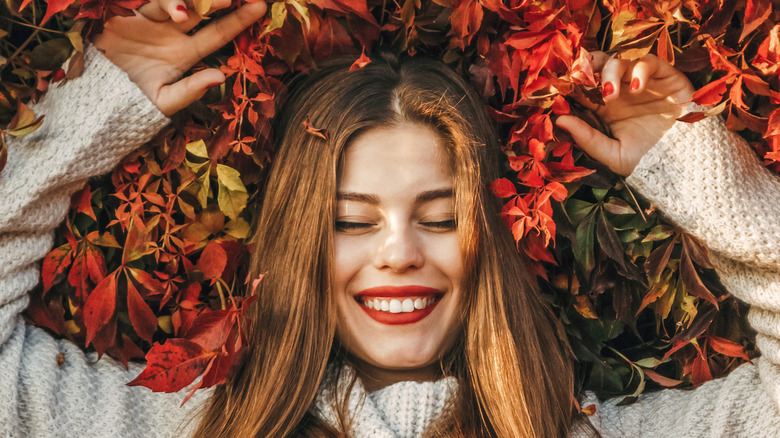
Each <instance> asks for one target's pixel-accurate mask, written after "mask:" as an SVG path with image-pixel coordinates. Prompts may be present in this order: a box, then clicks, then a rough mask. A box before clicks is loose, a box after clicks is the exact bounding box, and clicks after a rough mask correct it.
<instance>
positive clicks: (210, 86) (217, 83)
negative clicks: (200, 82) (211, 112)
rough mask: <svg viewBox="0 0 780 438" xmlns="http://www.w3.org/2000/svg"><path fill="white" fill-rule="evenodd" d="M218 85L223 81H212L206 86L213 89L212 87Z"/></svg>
mask: <svg viewBox="0 0 780 438" xmlns="http://www.w3.org/2000/svg"><path fill="white" fill-rule="evenodd" d="M218 85H222V82H212V83H211V84H208V85H207V86H206V89H207V90H210V89H212V88H214V87H216V86H218Z"/></svg>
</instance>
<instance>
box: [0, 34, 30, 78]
mask: <svg viewBox="0 0 780 438" xmlns="http://www.w3.org/2000/svg"><path fill="white" fill-rule="evenodd" d="M38 32H40V29H35V30H34V31H33V33H31V34H30V36H29V37H27V39H26V40H24V42H23V43H22V44H21V45H20V46H19V47H18V48H17V49H16V51H15V52H14V53H13V54H12V55H11V56H9V57H8V58H6V60H5V64H3V65H2V66H0V74H1V73H3V70H5V67H6V66H7V65H9V64H11V62H13V60H14V58H16V57H17V56H19V54H20V53H22V50H24V48H25V47H27V45H28V44H30V42H31V41H32V40H33V39H34V38H35V36H36V35H38Z"/></svg>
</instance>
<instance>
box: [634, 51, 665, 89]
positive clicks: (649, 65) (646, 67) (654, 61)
mask: <svg viewBox="0 0 780 438" xmlns="http://www.w3.org/2000/svg"><path fill="white" fill-rule="evenodd" d="M659 61H660V60H659V59H658V57H657V56H655V55H647V56H644V57H642V58H641V59H639V60H638V61H637V62H636V63H635V64H634V67H633V69H632V70H631V86H630V91H631V93H634V94H639V93H641V92H643V91H645V87H646V86H647V82H648V81H649V80H650V78H651V77H652V76H653V75H655V73H656V71H658V67H659Z"/></svg>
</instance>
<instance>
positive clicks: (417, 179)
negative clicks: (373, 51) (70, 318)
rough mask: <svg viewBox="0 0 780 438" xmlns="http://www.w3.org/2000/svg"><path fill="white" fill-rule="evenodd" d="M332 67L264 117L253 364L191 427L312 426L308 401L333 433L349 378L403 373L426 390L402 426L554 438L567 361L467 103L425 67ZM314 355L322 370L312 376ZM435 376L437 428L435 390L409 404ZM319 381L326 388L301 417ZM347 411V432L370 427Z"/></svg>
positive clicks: (420, 62)
mask: <svg viewBox="0 0 780 438" xmlns="http://www.w3.org/2000/svg"><path fill="white" fill-rule="evenodd" d="M349 65H350V62H349V61H347V62H340V63H336V64H332V65H329V66H327V67H323V68H320V69H318V70H317V72H316V73H314V74H313V75H312V76H310V77H309V78H308V79H307V80H305V82H304V83H302V84H295V85H294V86H293V87H292V88H293V90H294V92H293V95H292V96H291V98H290V101H289V102H288V103H287V104H286V105H285V107H284V109H283V110H282V113H281V115H280V116H279V120H278V123H277V125H278V126H279V127H280V129H278V130H277V139H276V140H277V141H276V142H275V144H276V145H278V148H277V152H276V155H275V157H274V164H273V169H272V171H271V174H270V176H269V179H268V182H267V184H266V187H267V188H266V193H265V198H264V200H263V208H262V213H261V215H260V218H259V222H258V225H257V229H258V232H257V234H256V236H255V237H254V238H253V240H252V245H253V247H254V253H253V259H252V261H251V266H252V269H253V270H254V273H253V275H256V274H260V273H266V275H265V277H264V278H263V283H262V290H260V291H259V293H258V295H259V301H258V304H257V305H256V306H254V307H253V308H252V309H253V310H252V312H253V314H252V315H250V316H249V318H248V320H250V321H253V322H254V324H253V326H252V327H251V328H250V335H249V337H250V340H249V345H250V347H249V351H248V357H251V358H252V359H251V360H247V361H246V362H245V363H244V365H243V367H242V369H241V370H240V371H239V372H238V374H237V375H236V376H235V377H234V378H233V380H232V381H231V383H230V384H229V385H228V386H227V387H224V388H221V389H218V390H217V391H216V394H215V397H214V399H213V401H212V404H211V407H210V409H209V410H208V411H207V413H206V414H205V419H204V422H203V423H202V429H201V430H200V431H199V433H200V435H201V436H277V435H280V436H284V435H287V434H289V433H291V432H293V431H299V432H303V431H307V430H310V429H312V428H318V429H319V428H322V427H323V426H324V424H323V423H322V422H321V421H315V420H314V417H315V416H316V414H317V410H318V409H319V410H322V409H324V410H326V411H327V412H329V413H330V414H329V415H328V416H330V417H333V418H328V419H330V420H337V421H331V423H335V424H337V425H339V426H340V427H341V426H342V425H344V424H348V417H349V415H348V414H350V412H346V411H348V410H349V403H350V402H353V403H354V400H352V399H354V398H359V397H361V396H362V395H363V388H360V386H361V385H362V386H363V387H364V388H365V390H367V391H376V390H382V391H381V393H380V394H381V395H382V396H383V397H394V396H396V395H395V394H394V393H395V392H398V391H400V389H398V388H399V387H397V386H393V387H391V385H393V384H394V383H397V382H400V381H410V380H413V381H424V382H426V383H422V384H420V385H418V386H417V387H415V388H414V389H413V391H414V393H415V394H417V395H419V397H406V398H405V399H403V400H399V401H397V402H396V405H397V406H396V407H395V408H394V409H397V410H407V411H410V413H409V414H408V415H407V417H406V418H404V419H403V422H407V423H408V425H407V429H406V430H405V431H404V429H396V430H395V431H394V432H395V433H397V434H399V435H401V436H415V435H416V434H417V433H419V432H422V431H424V430H427V429H429V427H428V424H432V427H433V430H435V431H436V433H437V434H444V433H446V434H448V435H449V434H462V436H470V437H476V436H482V435H483V434H485V432H486V431H487V430H493V431H495V433H496V434H498V435H499V436H561V435H564V434H565V432H566V430H567V427H568V424H569V423H570V412H571V405H572V403H571V394H572V391H573V389H572V387H573V384H572V381H571V376H572V372H571V369H570V365H569V360H568V358H567V357H565V356H564V353H563V349H562V348H561V341H560V338H559V329H558V327H557V326H556V324H555V323H554V322H553V318H552V317H551V316H550V312H549V311H547V309H546V306H545V305H544V303H543V302H542V300H541V297H540V295H539V294H538V293H537V292H536V288H535V287H534V286H533V285H532V281H531V279H530V278H529V274H528V269H526V267H525V265H524V263H523V262H522V261H521V259H520V258H519V257H518V256H517V251H516V250H515V247H514V245H515V244H514V241H513V239H512V236H511V234H510V232H509V230H508V228H507V227H506V226H504V225H503V223H502V222H501V219H500V216H499V211H500V204H499V203H498V200H497V199H495V197H494V196H492V195H491V193H490V192H489V188H488V187H489V185H490V183H491V182H492V181H494V180H495V179H496V178H497V177H498V169H497V164H496V158H497V157H498V156H499V154H500V151H499V149H498V145H497V143H496V138H495V134H494V133H493V130H492V129H491V128H492V127H491V124H490V121H489V119H488V118H487V114H486V113H485V111H484V109H483V104H482V103H481V102H480V100H479V99H478V97H477V96H475V94H474V92H473V91H471V90H470V89H469V87H468V86H467V85H466V84H465V83H464V82H463V80H462V79H460V77H459V76H457V75H456V74H455V73H453V72H452V71H450V70H449V69H447V68H446V67H445V66H444V65H443V64H441V63H438V62H433V61H426V60H424V59H409V60H406V61H404V62H401V63H399V62H398V61H397V60H395V59H393V58H392V57H386V58H379V59H376V60H375V61H374V62H372V63H371V64H369V65H367V66H366V67H364V68H363V69H361V70H358V71H354V72H350V71H349ZM306 120H309V122H310V123H312V124H313V125H314V126H315V127H317V128H322V129H325V130H326V131H327V133H328V140H324V139H322V138H320V137H318V136H314V135H311V134H309V133H308V132H307V131H306V130H305V129H304V127H303V126H304V122H305V121H306ZM307 157H311V159H307ZM334 225H335V226H334ZM330 254H332V257H331V256H329V255H330ZM415 301H417V303H415ZM334 342H335V343H334ZM540 358H544V366H542V363H541V361H540ZM344 362H346V363H348V364H349V366H350V367H351V368H354V369H355V371H357V375H358V377H359V378H360V382H359V383H358V382H348V383H347V386H350V384H351V383H354V384H355V386H357V387H358V388H353V390H352V391H351V394H350V393H349V392H345V391H342V392H345V393H343V394H342V393H340V391H341V390H343V388H340V387H339V385H341V384H343V383H344V382H343V381H342V379H340V378H338V375H339V374H343V373H345V372H349V371H345V368H344V365H343V363H344ZM327 365H330V368H331V371H333V372H334V373H333V374H335V376H328V375H326V377H325V382H324V384H320V381H321V379H323V373H325V372H326V366H327ZM347 370H349V368H348V369H347ZM443 376H452V377H454V379H452V380H454V381H457V383H458V385H457V394H456V395H454V397H452V399H453V404H454V406H453V409H452V410H451V411H449V415H448V416H447V417H445V418H442V421H439V422H436V421H434V420H435V419H436V417H438V414H439V413H442V412H444V411H443V408H444V404H445V403H446V402H447V400H446V399H441V400H439V399H437V401H436V403H433V404H432V405H430V406H429V409H422V411H423V412H425V414H427V415H419V414H420V410H421V409H420V407H419V406H416V405H417V404H419V403H421V402H420V397H422V396H423V395H428V394H430V391H431V390H433V393H432V394H433V395H437V394H439V393H441V392H442V391H444V392H445V393H448V392H449V388H448V387H449V385H450V384H452V383H453V382H451V381H444V382H438V383H437V384H433V383H431V381H436V380H439V379H441V378H442V377H443ZM345 380H347V381H348V380H349V379H345ZM386 387H388V388H386ZM318 388H319V389H320V392H321V398H322V397H323V394H325V397H326V398H329V399H328V400H319V401H318V403H317V409H315V410H314V411H313V412H312V410H311V409H310V408H309V406H310V405H311V404H312V401H313V400H314V399H315V396H316V393H317V390H318ZM383 388H385V389H383ZM409 390H410V389H409V388H408V387H404V391H409ZM260 394H262V396H259V395H260ZM374 394H376V393H374ZM347 395H349V396H350V397H349V399H345V396H347ZM366 404H369V403H368V400H367V403H366ZM320 405H323V406H320ZM341 405H343V409H340V407H342V406H341ZM227 406H234V408H233V409H229V410H228V413H227V414H226V413H225V408H226V407H227ZM364 409H368V408H364ZM357 420H358V423H357V424H353V425H352V427H351V430H352V431H353V432H354V433H355V434H356V435H358V436H368V435H369V433H368V430H369V428H370V430H372V431H376V430H378V429H379V430H381V427H382V423H381V422H370V421H369V422H368V424H364V423H363V422H364V421H367V419H366V418H365V416H363V415H359V416H358V418H357ZM333 432H334V435H337V433H336V432H341V433H343V432H344V430H334V431H333ZM415 432H417V433H415ZM374 433H375V432H374ZM388 436H390V435H388Z"/></svg>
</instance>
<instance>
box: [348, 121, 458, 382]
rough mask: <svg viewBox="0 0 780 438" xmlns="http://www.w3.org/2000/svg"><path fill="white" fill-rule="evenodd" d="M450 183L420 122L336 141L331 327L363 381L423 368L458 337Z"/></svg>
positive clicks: (443, 155) (417, 375) (419, 375)
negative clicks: (339, 152) (340, 147)
mask: <svg viewBox="0 0 780 438" xmlns="http://www.w3.org/2000/svg"><path fill="white" fill-rule="evenodd" d="M453 184H454V181H453V174H452V170H451V168H450V165H449V164H448V157H447V152H446V151H445V149H444V147H443V145H442V139H441V137H440V136H439V135H438V134H437V133H436V132H435V131H434V130H432V129H431V128H429V127H427V126H424V125H419V124H411V123H406V122H404V123H402V124H400V125H397V126H394V127H390V128H382V129H373V130H370V131H368V132H365V133H363V134H362V135H360V136H359V137H357V138H356V139H355V140H354V141H353V142H352V143H351V144H350V145H349V146H348V147H347V149H346V151H345V155H344V161H343V167H342V169H341V175H340V180H339V184H338V195H337V198H338V206H337V212H336V225H335V227H336V230H335V249H334V253H335V261H334V271H335V272H334V280H335V284H334V288H333V290H334V293H335V294H336V302H337V305H338V309H339V321H338V326H337V336H338V338H339V340H340V342H341V344H342V345H343V346H344V347H345V348H346V349H347V351H348V352H349V353H350V355H351V356H352V358H353V360H354V361H355V362H356V363H357V364H358V365H359V368H360V369H362V371H363V372H364V373H365V374H368V376H370V377H371V379H366V378H365V376H364V384H365V385H366V386H367V387H369V388H370V387H371V386H376V387H382V386H385V385H386V384H389V383H393V382H394V381H398V380H407V379H427V378H432V375H431V374H432V373H434V371H435V370H436V369H438V359H439V358H440V357H441V356H442V355H443V354H444V352H446V350H447V349H448V348H449V347H450V346H451V345H452V343H453V342H454V340H455V339H456V338H457V333H458V330H459V328H460V325H461V321H460V318H459V315H460V309H459V304H460V303H461V302H462V298H461V293H462V292H461V289H460V288H461V283H462V281H463V276H464V272H463V271H464V269H463V257H462V255H461V249H460V246H459V244H458V233H457V229H456V218H455V209H454V197H453ZM434 374H435V373H434ZM367 380H370V381H367Z"/></svg>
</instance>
